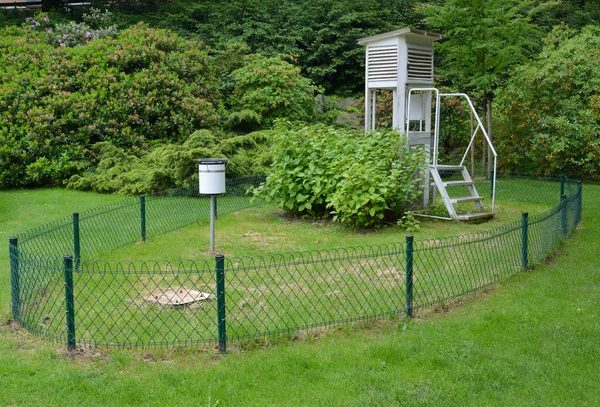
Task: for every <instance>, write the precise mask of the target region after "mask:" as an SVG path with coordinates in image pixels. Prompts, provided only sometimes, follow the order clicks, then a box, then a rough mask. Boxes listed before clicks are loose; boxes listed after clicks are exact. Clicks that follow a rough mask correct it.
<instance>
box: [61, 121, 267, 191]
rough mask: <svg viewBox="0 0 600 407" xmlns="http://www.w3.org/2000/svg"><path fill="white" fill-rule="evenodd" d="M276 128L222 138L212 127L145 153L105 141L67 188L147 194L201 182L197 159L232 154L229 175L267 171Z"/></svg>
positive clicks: (96, 145) (96, 146)
mask: <svg viewBox="0 0 600 407" xmlns="http://www.w3.org/2000/svg"><path fill="white" fill-rule="evenodd" d="M269 136H270V132H255V133H251V134H247V135H243V136H222V138H217V137H216V136H215V135H214V134H213V133H211V132H210V131H208V130H198V131H195V132H194V133H192V134H191V135H190V136H189V137H188V139H187V140H186V141H185V142H184V143H183V144H181V145H180V144H173V143H168V144H161V145H156V146H154V147H153V148H152V149H151V151H149V152H143V153H142V154H141V156H136V155H134V154H131V153H127V152H126V151H125V150H123V149H122V148H119V147H117V146H115V145H114V144H112V143H110V142H107V141H104V142H100V143H96V144H94V145H93V146H92V151H93V153H94V155H95V156H96V157H97V158H98V161H97V165H95V166H94V168H93V170H89V171H88V172H86V173H84V174H82V175H73V176H72V177H71V178H70V180H69V182H68V184H67V186H68V188H72V189H83V190H88V189H91V190H94V191H96V192H118V193H120V194H141V193H149V192H155V191H162V190H165V189H167V188H172V187H178V186H188V185H192V184H195V183H196V182H197V181H198V174H197V166H196V164H195V162H194V159H196V158H202V157H227V158H229V159H230V164H229V166H228V171H227V172H228V176H230V177H232V176H233V177H235V176H241V175H255V174H264V172H265V171H266V167H267V166H268V165H269V163H270V156H268V155H267V154H265V151H268V149H267V148H265V146H264V145H263V144H264V143H266V142H267V141H268V140H269V138H270V137H269Z"/></svg>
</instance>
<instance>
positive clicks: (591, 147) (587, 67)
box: [498, 26, 600, 179]
mask: <svg viewBox="0 0 600 407" xmlns="http://www.w3.org/2000/svg"><path fill="white" fill-rule="evenodd" d="M599 93H600V27H598V26H588V27H585V28H583V30H582V31H581V33H577V32H576V31H575V30H570V29H568V28H567V27H565V26H559V27H556V28H555V29H554V30H553V31H552V33H550V35H549V36H548V37H547V39H546V40H545V46H544V50H543V51H542V52H541V53H540V55H539V57H538V58H537V59H536V60H534V61H531V62H529V63H527V64H525V65H524V66H522V67H520V68H518V69H517V70H516V72H515V74H514V76H513V77H512V78H511V79H510V80H509V81H508V84H507V86H506V89H505V91H504V92H503V94H502V95H501V96H500V97H499V98H498V106H499V107H500V111H501V113H502V114H501V115H500V121H499V124H500V126H499V129H500V131H499V133H498V135H499V146H498V148H499V150H500V152H501V157H502V165H503V167H504V168H506V169H508V170H511V171H531V172H539V173H543V174H549V173H554V174H558V173H561V174H567V175H569V176H575V177H585V178H593V179H599V178H600V168H599V166H598V162H599V160H600V137H599V135H600V96H599Z"/></svg>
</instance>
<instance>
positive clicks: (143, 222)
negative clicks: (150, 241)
mask: <svg viewBox="0 0 600 407" xmlns="http://www.w3.org/2000/svg"><path fill="white" fill-rule="evenodd" d="M140 228H141V235H142V242H145V241H146V196H145V195H140Z"/></svg>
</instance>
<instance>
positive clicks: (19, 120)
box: [0, 22, 222, 187]
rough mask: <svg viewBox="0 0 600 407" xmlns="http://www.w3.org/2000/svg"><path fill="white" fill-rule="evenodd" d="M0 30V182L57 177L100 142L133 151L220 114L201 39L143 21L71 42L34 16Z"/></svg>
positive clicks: (54, 180) (76, 168)
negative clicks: (50, 37) (52, 39)
mask: <svg viewBox="0 0 600 407" xmlns="http://www.w3.org/2000/svg"><path fill="white" fill-rule="evenodd" d="M0 35H1V36H2V38H3V40H2V42H0V116H1V117H2V118H3V122H2V123H0V187H10V186H32V185H48V184H58V183H61V182H62V181H63V180H65V179H68V178H69V177H70V176H71V175H73V174H77V173H80V172H81V169H82V166H85V161H86V160H89V159H90V158H93V155H92V152H91V150H90V146H91V145H93V144H95V143H98V142H104V141H108V142H110V143H112V144H113V145H114V146H115V147H119V148H124V149H125V151H126V152H127V153H128V154H131V153H136V154H138V155H139V154H141V152H142V151H143V150H147V149H148V148H149V147H151V146H152V145H153V144H155V143H159V142H164V141H165V140H170V141H173V142H183V141H184V140H185V139H186V138H187V136H188V135H189V134H191V133H193V132H194V131H195V130H196V129H201V128H210V127H213V126H216V125H218V124H220V123H221V121H222V119H221V117H222V115H221V114H222V102H221V98H220V93H219V90H218V81H217V79H216V73H215V71H216V69H215V66H214V64H213V63H212V60H211V59H210V58H209V56H208V54H207V52H206V51H205V50H204V49H203V46H202V44H200V43H198V42H195V41H188V40H184V39H182V38H180V37H178V36H177V35H174V34H172V33H170V32H168V31H164V30H155V29H151V28H148V27H146V26H144V25H143V24H138V25H136V26H134V27H132V28H130V29H128V30H124V31H122V32H120V33H119V35H118V36H117V37H116V38H102V39H98V40H95V41H91V42H89V43H87V44H85V45H81V46H77V47H73V48H68V47H57V46H53V45H50V44H48V43H47V38H46V32H45V31H43V30H41V29H39V27H38V26H36V25H35V24H32V23H31V22H29V24H27V25H24V26H23V27H21V28H18V27H10V28H5V29H3V30H2V31H1V32H0Z"/></svg>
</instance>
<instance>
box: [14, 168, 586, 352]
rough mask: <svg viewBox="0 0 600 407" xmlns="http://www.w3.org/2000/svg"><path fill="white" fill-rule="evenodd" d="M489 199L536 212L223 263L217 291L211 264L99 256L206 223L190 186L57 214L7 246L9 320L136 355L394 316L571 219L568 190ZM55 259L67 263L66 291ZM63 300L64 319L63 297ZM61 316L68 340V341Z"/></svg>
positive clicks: (520, 256)
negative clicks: (422, 234)
mask: <svg viewBox="0 0 600 407" xmlns="http://www.w3.org/2000/svg"><path fill="white" fill-rule="evenodd" d="M262 180H263V178H242V179H237V180H231V181H228V184H227V193H226V194H224V195H222V196H219V197H218V200H217V208H218V213H219V214H223V213H227V212H232V211H237V210H240V209H243V208H247V207H250V206H252V205H256V204H258V202H256V201H253V200H251V199H250V197H249V196H248V195H247V193H246V192H247V191H248V189H249V188H250V187H253V186H257V185H258V184H259V183H260V182H261V181H262ZM486 188H487V190H488V191H489V190H491V186H490V184H489V182H487V183H486V182H482V181H479V182H478V190H481V191H485V190H486ZM496 191H497V202H499V204H500V205H502V204H503V202H508V201H515V202H518V203H519V205H520V204H522V206H523V209H524V210H527V208H528V206H529V205H538V206H537V207H536V208H537V209H538V210H537V211H536V213H537V214H535V215H532V216H529V217H528V218H527V224H526V228H525V226H524V223H523V222H524V220H515V221H514V222H512V223H510V224H508V225H504V226H502V227H500V228H496V229H493V230H489V231H485V232H481V233H476V234H465V235H460V236H453V237H448V238H443V239H437V240H424V241H415V242H414V245H413V244H412V243H411V245H408V244H407V243H404V242H402V241H399V242H396V243H392V244H388V245H379V246H365V247H357V248H342V249H335V250H323V251H314V252H302V253H289V254H282V255H269V256H254V257H231V258H227V259H225V261H224V262H223V266H224V267H223V270H224V271H223V275H224V281H225V284H224V289H223V292H221V293H220V292H218V290H217V272H216V267H215V262H213V261H204V260H194V261H191V260H186V261H170V262H169V261H107V260H99V258H101V256H102V255H105V254H106V253H108V252H111V251H113V250H115V249H117V248H119V247H122V246H125V245H128V244H131V243H135V242H138V241H140V240H143V238H144V237H145V236H155V235H158V234H162V233H167V232H169V231H173V230H176V229H178V228H182V227H185V226H187V225H190V224H192V223H198V222H199V223H208V222H209V199H208V197H205V196H201V195H199V194H198V192H197V188H195V187H194V188H187V189H186V188H184V189H177V190H171V191H167V192H164V193H161V194H156V195H151V196H146V197H144V198H139V197H138V198H127V199H124V200H123V201H121V202H118V203H115V204H111V205H107V206H103V207H99V208H95V209H93V210H89V211H85V212H81V213H80V214H79V215H78V217H77V220H76V221H75V219H74V217H73V216H68V217H65V218H64V219H61V220H58V221H55V222H52V223H49V224H46V225H43V226H40V227H37V228H34V229H31V230H29V231H27V232H25V233H23V234H22V235H20V236H18V239H11V242H10V245H9V249H10V256H11V288H12V294H13V302H12V306H13V307H12V309H13V315H14V318H15V319H16V320H17V321H19V322H20V323H21V324H22V325H23V326H25V327H26V328H27V329H29V330H30V331H31V332H33V333H35V334H37V335H40V336H43V337H48V338H51V339H54V340H57V341H61V342H67V341H68V340H69V338H70V336H69V335H70V334H72V335H74V336H73V338H74V339H73V340H75V341H76V343H77V344H79V345H102V346H142V347H148V346H179V345H199V344H215V343H220V342H222V341H225V340H226V341H229V342H242V341H245V340H248V339H252V338H257V337H264V336H269V335H280V334H284V333H292V332H297V331H299V330H303V329H310V328H313V327H318V326H325V325H332V324H342V323H349V322H351V321H358V320H366V319H372V318H378V317H382V316H397V315H404V314H406V313H409V312H412V309H418V308H424V307H429V306H432V305H434V304H439V303H443V302H445V301H450V300H453V299H456V298H458V297H460V296H463V295H465V294H467V293H470V292H473V291H476V290H479V289H481V288H483V287H486V286H488V285H490V284H493V283H495V282H498V281H501V280H504V279H506V278H508V277H510V276H511V275H513V274H515V273H517V272H519V271H520V270H522V269H523V267H524V266H527V267H529V266H531V265H535V264H537V263H540V262H541V261H543V260H544V258H545V257H546V256H547V255H548V254H549V253H550V252H551V251H552V250H554V249H555V248H556V247H557V245H558V244H559V242H560V241H561V240H562V239H564V238H565V237H566V236H567V235H568V234H569V233H570V232H571V231H572V230H573V229H575V228H576V226H577V225H578V223H579V222H580V220H581V210H582V185H581V183H580V182H578V181H573V180H567V179H565V178H561V179H557V178H532V177H516V176H506V177H499V178H498V180H497V182H496ZM540 205H541V206H540ZM540 208H546V209H544V210H541V209H540ZM77 225H78V232H79V233H78V234H79V241H77V233H76V228H77ZM401 239H403V237H400V236H399V240H401ZM411 248H412V249H411ZM408 251H410V254H409V253H408ZM65 255H71V256H74V260H73V267H72V281H73V283H72V288H71V287H69V286H68V283H67V282H68V281H69V280H68V279H67V277H66V275H67V273H71V271H70V269H69V268H68V267H66V264H67V263H66V260H65V259H63V256H65ZM409 265H410V272H409ZM409 273H410V274H409ZM69 290H72V292H73V297H74V301H73V305H72V307H71V308H72V309H70V308H69V306H68V301H66V300H65V297H66V296H67V293H68V291H69ZM217 297H219V298H220V299H222V300H223V301H224V308H223V309H222V310H221V311H224V312H225V314H224V318H225V320H223V321H221V322H222V325H221V327H224V328H225V329H226V332H225V330H223V331H220V330H219V329H218V326H219V318H221V317H220V316H219V315H220V314H219V309H218V305H217V304H218V298H217ZM190 298H192V299H193V301H189V300H190ZM69 312H71V313H72V315H73V316H74V320H75V328H74V332H68V330H69V328H68V324H67V323H66V318H65V313H67V315H68V314H69ZM219 335H221V336H219ZM225 335H226V337H225Z"/></svg>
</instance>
